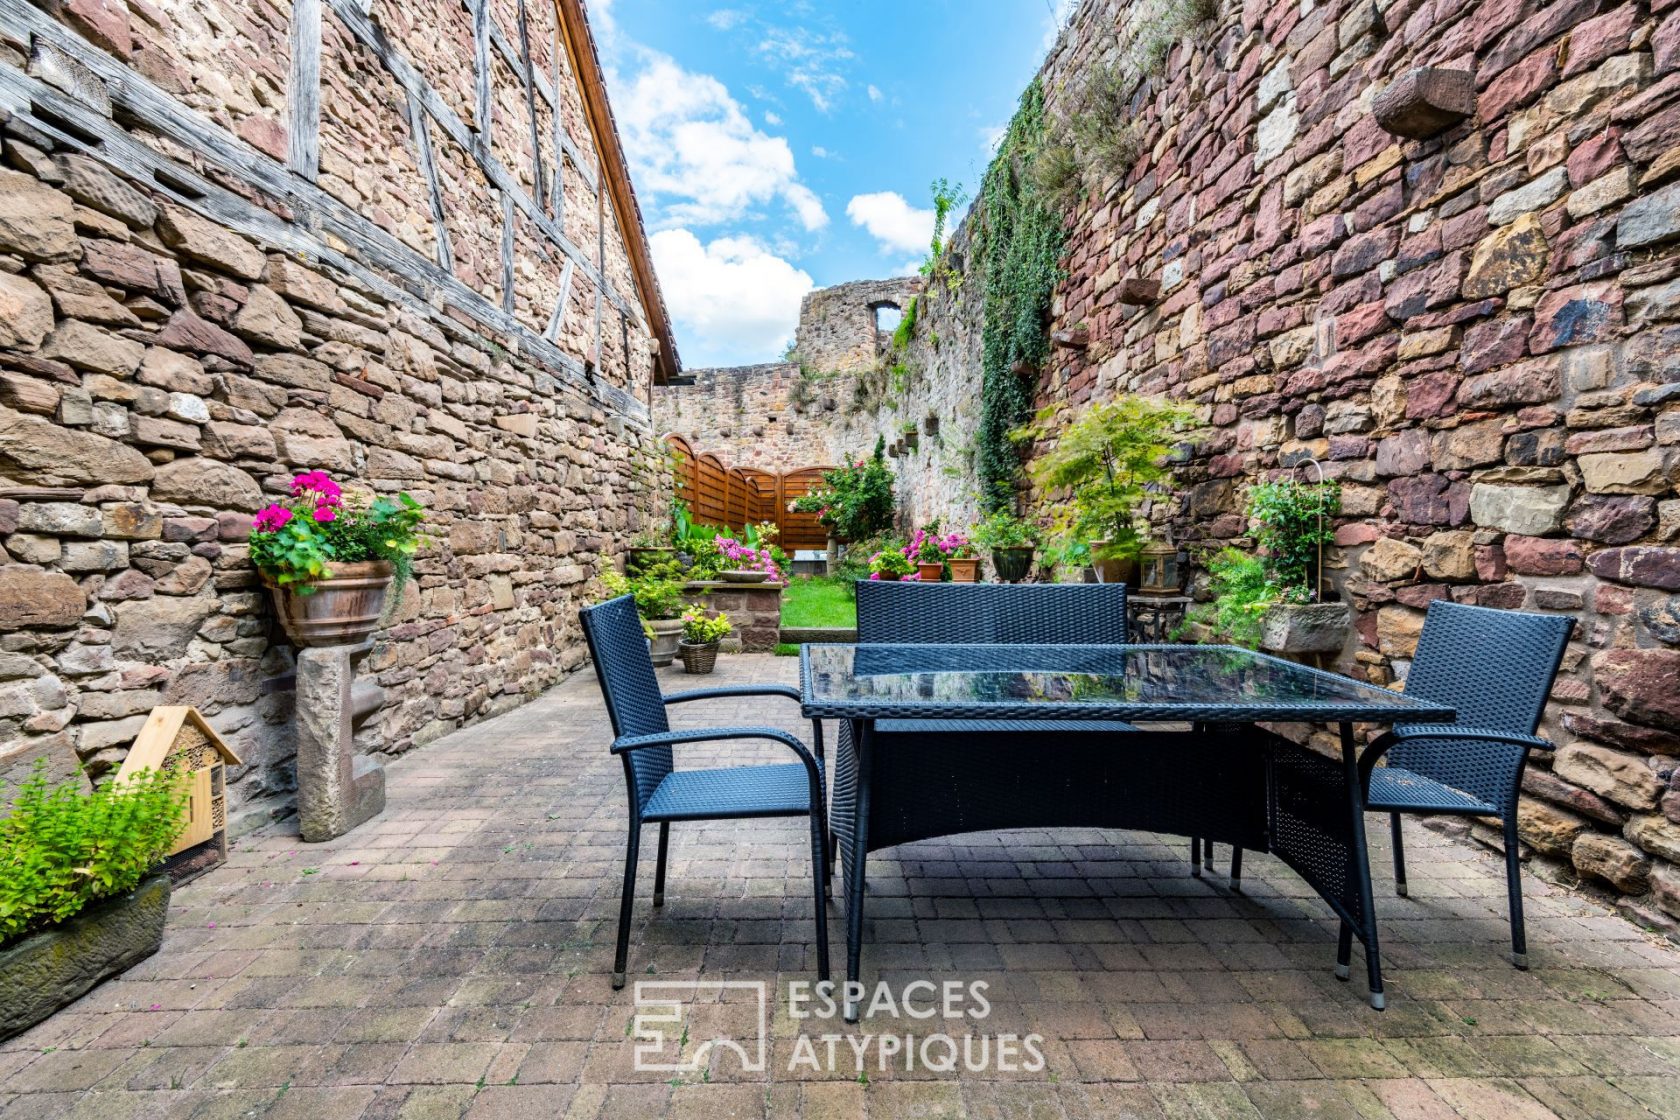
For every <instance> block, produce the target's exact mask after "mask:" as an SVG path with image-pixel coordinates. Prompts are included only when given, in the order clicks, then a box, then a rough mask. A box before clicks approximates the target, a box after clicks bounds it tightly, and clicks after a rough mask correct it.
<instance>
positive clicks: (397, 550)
mask: <svg viewBox="0 0 1680 1120" xmlns="http://www.w3.org/2000/svg"><path fill="white" fill-rule="evenodd" d="M425 516H426V511H425V508H424V507H423V506H421V504H420V503H419V502H417V501H415V500H414V499H413V498H411V497H409V496H408V495H407V494H398V495H396V496H395V497H386V496H384V495H380V496H377V497H375V496H373V495H370V494H366V493H350V494H345V493H343V492H342V491H340V489H339V487H338V486H337V484H336V483H334V482H333V481H332V480H331V479H330V478H328V477H327V475H326V473H325V472H323V471H305V472H304V473H303V474H300V475H298V476H297V477H296V478H294V479H293V480H292V496H291V497H290V498H289V499H287V500H286V501H284V502H278V503H275V504H273V505H270V506H268V507H266V508H264V509H262V510H260V511H259V512H258V513H257V516H256V517H255V518H254V519H253V522H252V524H253V529H252V533H251V562H252V563H253V564H255V565H256V567H257V570H258V571H260V572H262V573H263V575H265V576H267V577H268V578H269V579H271V580H273V581H274V582H275V583H277V584H279V585H280V586H282V587H293V588H294V589H295V590H296V591H298V592H299V593H300V594H304V595H307V594H309V593H310V592H311V591H312V590H313V589H314V588H313V584H315V583H316V582H317V581H319V580H323V579H328V578H331V575H332V568H331V565H332V564H334V563H339V564H357V563H364V562H366V561H370V560H384V561H388V562H389V563H390V564H391V566H392V567H393V568H394V569H395V570H396V580H395V582H394V583H393V585H392V591H393V599H395V598H397V597H399V596H400V595H401V593H402V587H403V584H404V583H406V582H407V580H408V578H409V575H410V572H411V571H412V567H413V560H414V554H415V552H417V551H418V550H419V548H420V545H421V544H422V543H424V538H423V537H422V536H421V534H420V524H421V522H422V521H423V520H424V519H425Z"/></svg>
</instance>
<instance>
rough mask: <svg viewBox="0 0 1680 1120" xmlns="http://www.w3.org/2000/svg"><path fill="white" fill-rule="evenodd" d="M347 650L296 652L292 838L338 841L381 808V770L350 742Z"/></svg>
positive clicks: (351, 685)
mask: <svg viewBox="0 0 1680 1120" xmlns="http://www.w3.org/2000/svg"><path fill="white" fill-rule="evenodd" d="M357 652H358V651H357V650H355V649H354V648H353V647H350V646H326V647H318V648H309V649H303V650H299V651H298V657H297V693H296V696H297V700H296V712H297V781H298V796H297V800H298V835H299V836H300V837H301V838H302V839H303V840H304V842H305V843H311V844H313V843H320V842H322V841H326V840H331V839H334V838H335V837H339V836H343V835H344V834H345V833H347V832H349V831H350V830H352V829H354V828H355V827H356V826H358V825H360V824H362V823H363V822H365V821H367V820H369V819H371V818H373V817H375V816H377V815H378V814H379V813H380V812H382V811H383V810H384V808H385V771H384V769H383V768H381V767H380V766H379V764H378V762H377V760H375V759H373V758H371V757H369V756H367V755H357V754H356V750H355V744H354V743H353V741H352V739H351V719H352V715H353V710H354V697H353V688H354V684H355V669H354V665H353V660H352V658H353V655H354V654H355V653H357Z"/></svg>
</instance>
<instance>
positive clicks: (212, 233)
mask: <svg viewBox="0 0 1680 1120" xmlns="http://www.w3.org/2000/svg"><path fill="white" fill-rule="evenodd" d="M157 228H158V235H159V236H160V237H161V238H162V239H163V243H164V244H165V245H167V246H169V247H170V248H171V249H174V250H176V251H177V252H179V253H180V254H181V255H182V256H184V257H187V258H189V259H191V260H195V261H200V262H202V263H204V264H207V265H210V266H211V267H212V268H216V269H219V270H221V271H222V272H226V273H227V274H228V275H230V276H236V277H238V278H239V279H241V280H255V279H257V278H259V277H260V276H262V274H263V269H264V267H265V266H267V264H268V258H267V257H265V256H263V254H262V252H261V251H260V250H258V249H257V247H256V246H255V245H252V244H251V243H250V242H249V241H247V240H245V238H243V237H241V236H240V235H239V234H237V233H234V232H233V231H231V230H229V229H226V228H224V227H222V226H219V225H217V224H216V223H214V222H212V221H210V220H209V219H208V218H201V217H199V216H198V215H197V214H194V213H193V212H192V211H190V210H187V209H185V208H183V207H180V206H167V207H165V208H164V211H163V213H162V215H161V216H160V217H159V219H158V226H157Z"/></svg>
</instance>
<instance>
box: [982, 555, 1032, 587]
mask: <svg viewBox="0 0 1680 1120" xmlns="http://www.w3.org/2000/svg"><path fill="white" fill-rule="evenodd" d="M1032 562H1033V550H1032V549H1031V548H994V549H992V571H994V572H996V573H997V578H999V579H1001V580H1003V581H1004V582H1005V583H1020V582H1021V581H1022V580H1024V579H1026V578H1027V573H1029V572H1031V571H1032Z"/></svg>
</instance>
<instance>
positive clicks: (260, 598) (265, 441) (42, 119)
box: [0, 0, 659, 822]
mask: <svg viewBox="0 0 1680 1120" xmlns="http://www.w3.org/2000/svg"><path fill="white" fill-rule="evenodd" d="M473 7H474V8H476V7H477V5H473ZM492 8H493V10H492ZM288 9H289V11H288ZM446 9H447V10H446ZM54 10H55V11H57V12H58V13H59V18H56V19H55V18H53V17H51V16H49V14H48V13H47V12H45V11H43V10H41V9H37V8H33V7H28V6H26V5H24V4H22V3H21V2H20V0H0V15H3V17H4V18H3V19H0V165H3V166H0V565H4V566H3V567H0V764H3V762H4V760H5V758H7V757H23V756H24V755H26V754H37V753H40V752H41V750H42V749H43V747H45V748H49V749H54V750H58V751H62V752H70V751H74V752H75V754H76V755H78V756H79V757H80V758H81V759H82V761H83V762H84V763H85V764H86V765H87V767H88V768H89V770H90V771H91V772H93V773H95V774H98V773H101V772H104V771H107V770H109V769H110V768H111V767H113V766H114V765H116V764H117V763H118V762H120V760H121V758H122V756H123V754H124V752H125V750H126V748H127V745H128V743H129V741H130V740H131V738H132V737H133V735H134V734H135V732H136V731H137V730H138V729H139V727H140V725H141V723H142V722H143V720H144V718H145V713H146V712H147V711H148V710H149V709H150V708H151V707H153V706H154V705H156V704H159V703H186V704H194V705H197V706H198V707H199V708H200V709H201V710H202V711H203V712H204V713H205V714H206V715H207V716H209V718H210V720H211V722H212V723H213V724H214V725H215V726H216V727H217V729H218V731H220V733H221V734H222V735H223V736H224V737H225V738H226V739H227V740H228V741H229V743H230V744H231V745H232V746H233V747H234V749H235V750H236V751H237V752H238V753H239V754H240V756H241V757H242V758H243V759H244V761H245V765H244V766H243V767H241V768H239V769H238V770H237V771H236V772H234V773H233V775H232V778H233V786H232V794H233V801H234V805H235V812H236V814H237V815H238V816H239V817H240V818H242V819H243V820H245V821H247V822H249V821H252V820H255V819H260V818H262V817H265V816H268V815H271V814H277V813H282V812H285V811H288V810H289V808H290V796H289V795H290V791H291V789H292V784H293V776H292V770H293V766H292V754H293V747H292V730H291V692H290V686H289V683H288V682H289V674H290V671H291V660H292V659H291V650H290V649H289V648H288V647H287V646H286V644H285V640H284V637H283V636H282V635H281V634H280V633H279V631H278V629H277V627H276V626H275V624H274V622H273V621H272V617H271V612H270V608H269V605H268V603H267V600H266V597H265V594H264V593H263V592H262V590H261V589H260V587H259V585H258V582H257V579H256V576H255V573H254V571H253V570H252V568H251V566H250V564H249V561H248V557H247V546H246V543H245V542H246V537H247V535H248V533H249V531H250V518H251V514H252V512H253V511H254V510H256V509H257V508H259V507H260V506H261V505H263V504H265V503H266V502H267V501H269V500H271V499H272V498H273V497H274V496H276V495H278V494H281V493H283V492H284V490H285V488H286V486H287V483H288V481H289V478H290V476H291V474H292V473H294V472H295V471H298V470H302V469H307V468H323V469H326V470H328V471H329V472H331V473H333V474H334V475H335V476H337V477H339V478H341V479H348V480H357V481H360V482H362V483H364V484H366V485H367V486H370V487H372V488H373V489H376V490H379V491H385V492H390V491H395V490H398V489H404V490H407V491H409V492H410V493H412V494H414V495H415V496H416V497H417V498H419V499H420V500H421V501H422V502H424V503H425V504H426V506H428V507H429V509H430V510H431V514H430V530H429V531H430V533H431V537H432V539H431V541H430V543H429V544H428V546H427V547H426V548H425V549H424V550H423V552H422V554H421V556H420V558H419V559H418V561H417V563H416V575H415V579H414V580H413V581H412V583H411V584H410V585H409V587H408V589H407V591H406V593H405V595H404V597H403V599H402V601H401V603H400V605H399V607H398V609H397V610H396V611H395V613H394V617H393V618H392V619H391V621H390V624H389V625H388V626H387V627H386V628H385V629H383V630H382V631H381V632H380V633H379V635H378V638H377V644H376V646H375V648H374V649H373V651H372V653H371V654H370V655H369V656H368V658H367V659H366V660H365V661H364V662H363V663H362V672H363V673H365V674H371V675H372V676H374V677H375V678H376V679H377V681H378V683H379V684H380V685H381V686H383V688H384V691H385V696H386V700H385V706H384V708H383V710H382V711H381V713H380V714H379V716H378V717H376V718H375V719H373V720H371V721H370V722H369V724H368V725H367V726H366V727H364V730H363V734H362V739H363V740H364V745H365V747H366V748H368V749H377V750H381V751H387V752H400V751H404V750H407V749H409V748H411V747H413V746H416V745H419V744H422V743H424V742H426V741H428V740H430V739H433V738H436V737H437V736H439V735H441V734H443V733H445V732H447V731H449V730H452V729H453V728H455V727H458V726H460V725H462V724H463V723H466V722H469V721H471V720H474V719H478V718H482V717H484V716H486V715H489V714H492V713H494V712H496V711H499V710H502V709H505V708H507V707H509V706H511V705H514V704H517V703H519V702H521V701H522V700H523V699H525V698H528V697H530V696H532V695H534V694H535V693H537V692H539V691H541V690H542V689H543V688H545V687H547V686H548V685H550V684H552V683H554V682H555V681H556V680H558V679H560V678H561V677H562V676H564V675H565V674H566V673H567V672H568V671H569V670H571V669H573V668H575V667H576V666H578V665H579V664H580V663H581V662H582V661H583V660H584V658H585V649H584V646H583V643H582V640H581V634H580V632H579V629H578V624H577V615H576V607H577V606H578V605H579V598H580V594H581V592H582V591H583V588H584V585H585V583H586V582H587V581H588V580H589V579H590V578H591V577H592V576H593V574H594V573H595V572H596V571H597V570H598V568H599V567H601V566H602V565H603V564H606V563H609V562H611V559H612V558H613V557H614V556H615V555H616V554H617V553H618V551H620V548H619V546H620V545H621V544H622V541H623V539H624V537H625V536H626V535H627V534H628V533H630V532H633V531H634V530H635V529H636V528H638V527H639V525H640V524H641V522H642V520H643V518H644V511H645V510H646V509H647V508H648V506H649V502H650V488H651V486H652V485H653V484H654V483H655V482H656V481H657V479H658V477H659V474H658V472H657V470H654V469H652V468H651V467H650V466H649V464H652V463H656V462H657V461H658V460H657V459H656V458H655V457H652V456H648V455H642V454H640V450H641V449H642V448H643V447H644V446H645V445H646V444H647V442H648V439H649V435H650V431H649V415H648V408H647V395H648V387H649V381H650V376H651V371H652V362H653V355H654V346H653V344H652V342H651V337H652V336H651V332H650V328H649V326H648V315H647V313H646V311H645V310H644V306H643V302H642V298H641V295H640V294H639V293H638V291H637V289H636V287H635V285H634V283H633V281H632V278H631V277H632V273H631V269H630V266H629V264H628V261H627V257H626V249H625V246H624V243H623V240H622V238H621V236H620V234H619V228H618V222H617V219H616V217H615V216H614V213H613V210H612V207H611V202H610V199H604V200H601V202H600V203H599V204H598V200H597V198H596V190H597V189H598V188H599V187H600V185H601V174H602V173H601V170H600V168H601V159H600V157H599V155H598V154H597V153H596V146H595V141H594V140H593V139H592V138H591V136H590V134H589V131H588V128H587V126H586V124H585V122H584V115H583V111H582V108H581V101H580V100H579V98H580V94H579V92H578V90H577V88H575V83H574V82H573V80H572V76H571V71H570V69H569V65H568V62H567V58H566V56H565V54H564V53H563V52H562V51H561V50H560V49H559V46H558V40H557V29H556V28H555V27H554V26H553V21H554V8H553V6H552V5H548V4H533V5H530V6H529V7H528V8H527V7H526V6H525V5H523V4H505V3H503V4H495V5H493V6H487V7H485V8H484V9H483V11H482V13H481V14H482V18H481V19H476V20H470V19H469V17H468V15H467V14H466V12H467V9H463V8H461V6H459V5H456V6H455V7H454V8H450V7H449V6H448V5H445V6H443V7H440V8H436V9H432V8H412V7H405V6H402V5H396V4H387V3H375V4H374V5H373V11H372V15H371V16H367V15H364V14H361V12H362V9H361V6H360V5H358V4H355V3H339V2H337V0H324V2H323V3H319V4H317V3H314V2H311V0H297V2H296V3H294V4H293V5H289V6H288V5H280V6H278V7H276V6H275V5H269V4H262V3H240V2H236V0H196V2H195V3H191V4H177V5H170V6H168V9H167V10H166V11H163V10H160V9H158V8H155V7H153V6H151V5H142V4H139V3H135V4H133V5H132V8H130V7H129V6H125V5H124V3H123V2H122V0H72V2H70V3H67V4H64V5H62V6H61V7H59V6H55V8H54ZM293 14H295V15H296V16H298V18H299V19H300V20H302V19H304V17H305V16H307V15H311V14H312V15H313V16H315V17H319V18H320V20H321V23H322V27H321V29H320V33H319V38H318V40H317V39H315V38H313V37H312V36H311V34H310V28H309V26H307V25H306V24H305V23H300V24H299V25H298V26H292V25H291V24H290V19H289V16H290V15H293ZM433 20H436V21H437V22H435V23H434V22H432V21H433ZM462 21H466V23H465V25H464V26H463V25H461V24H462ZM475 41H476V42H477V43H478V45H479V46H480V48H483V47H485V46H486V45H488V46H489V48H490V50H489V53H488V54H484V53H483V51H482V50H481V58H480V65H489V66H491V68H492V70H493V73H492V75H491V79H492V80H490V81H489V82H488V83H484V84H477V85H476V88H475V80H474V75H475V63H474V56H473V45H474V43H475ZM524 41H528V42H529V43H530V45H531V46H530V50H529V54H528V56H527V54H526V53H524V52H522V51H519V50H517V49H515V48H514V47H513V46H512V44H516V43H520V42H524ZM463 44H464V45H463ZM586 49H587V46H586ZM510 57H511V59H512V60H513V61H510ZM310 58H314V59H315V60H316V63H318V66H317V65H316V64H312V63H310V62H309V59H310ZM515 61H516V62H517V63H518V66H515V65H514V64H513V62H515ZM527 61H528V63H529V65H528V66H527ZM317 75H318V76H319V86H318V90H319V96H320V99H321V102H322V109H323V111H322V112H321V114H320V118H321V124H320V128H319V130H318V131H315V130H312V129H310V128H309V125H308V122H309V121H310V120H311V119H312V117H311V107H310V92H311V91H312V90H314V89H316V88H317V87H316V86H315V85H314V82H315V80H316V77H317ZM556 106H558V110H559V111H558V114H557V115H556V114H555V107H556ZM189 110H190V112H189ZM533 114H534V116H533ZM585 153H588V154H585ZM428 169H429V170H428ZM598 206H599V207H600V208H602V210H604V213H605V216H606V222H607V229H606V231H604V237H603V236H602V231H599V230H598V229H597V227H596V221H597V214H598V212H602V210H598ZM635 221H636V219H634V217H632V225H631V227H630V228H631V229H633V230H636V232H637V236H639V227H638V226H636V225H635V224H634V222H635ZM580 246H581V247H583V248H580ZM601 246H604V254H605V255H604V257H601V256H598V255H596V254H597V253H598V252H600V248H599V247H601ZM655 295H656V294H655Z"/></svg>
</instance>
